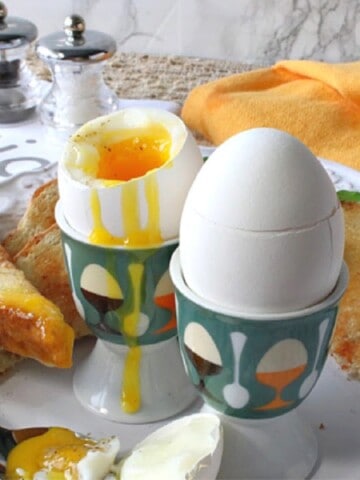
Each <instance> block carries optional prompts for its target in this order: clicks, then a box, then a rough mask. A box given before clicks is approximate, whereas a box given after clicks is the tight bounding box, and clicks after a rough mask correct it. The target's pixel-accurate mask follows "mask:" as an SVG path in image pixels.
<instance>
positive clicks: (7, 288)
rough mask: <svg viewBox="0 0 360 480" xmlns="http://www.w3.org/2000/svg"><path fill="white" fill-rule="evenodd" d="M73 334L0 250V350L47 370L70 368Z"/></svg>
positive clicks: (47, 302)
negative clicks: (34, 362)
mask: <svg viewBox="0 0 360 480" xmlns="http://www.w3.org/2000/svg"><path fill="white" fill-rule="evenodd" d="M73 344H74V331H73V329H72V328H71V327H70V326H69V325H68V324H67V323H66V322H65V321H64V317H63V315H62V313H61V312H60V310H59V308H58V307H57V306H56V305H54V304H53V303H52V302H50V300H48V299H46V298H45V297H44V296H42V295H41V294H40V293H39V292H38V290H37V289H36V288H35V287H34V286H33V285H32V284H31V283H30V282H29V281H28V280H27V279H26V278H25V275H24V273H23V272H22V271H21V270H18V269H17V268H16V267H15V265H14V264H13V263H12V262H11V261H10V257H9V255H8V253H7V252H6V250H5V249H4V248H3V247H0V348H1V349H4V350H6V351H8V352H11V353H14V354H16V355H20V356H22V357H29V358H33V359H35V360H38V361H39V362H41V363H44V364H46V365H49V366H54V367H61V368H68V367H70V366H71V365H72V352H73Z"/></svg>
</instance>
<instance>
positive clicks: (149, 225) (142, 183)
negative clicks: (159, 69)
mask: <svg viewBox="0 0 360 480" xmlns="http://www.w3.org/2000/svg"><path fill="white" fill-rule="evenodd" d="M202 165H203V159H202V155H201V152H200V149H199V148H198V146H197V144H196V142H195V140H194V138H193V136H192V135H191V133H190V132H189V131H188V130H187V128H186V127H185V124H184V123H183V122H182V120H181V119H180V118H179V117H177V116H176V115H174V114H172V113H170V112H168V111H165V110H160V109H153V108H127V109H123V110H119V111H118V112H115V113H113V114H110V115H106V116H103V117H98V118H96V119H94V120H92V121H90V122H88V123H86V124H85V125H83V126H82V127H81V128H80V129H79V130H78V131H77V132H76V133H75V134H74V135H73V136H72V137H71V138H70V139H69V141H68V142H67V144H66V146H65V149H64V152H63V155H62V158H61V160H60V162H59V168H58V182H59V194H60V202H61V205H62V210H63V213H64V217H65V219H66V221H67V222H68V223H69V225H70V227H72V228H73V229H75V230H76V231H77V232H78V233H79V234H81V235H83V236H85V238H87V239H88V241H89V242H91V243H97V244H105V245H125V246H128V247H139V246H145V245H155V244H156V245H157V244H160V243H162V242H163V241H166V240H169V239H176V238H178V235H179V224H180V217H181V212H182V208H183V204H184V201H185V198H186V195H187V193H188V190H189V188H190V185H191V183H192V181H193V180H194V178H195V176H196V174H197V172H198V171H199V169H200V168H201V166H202Z"/></svg>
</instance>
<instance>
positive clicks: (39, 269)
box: [13, 223, 90, 338]
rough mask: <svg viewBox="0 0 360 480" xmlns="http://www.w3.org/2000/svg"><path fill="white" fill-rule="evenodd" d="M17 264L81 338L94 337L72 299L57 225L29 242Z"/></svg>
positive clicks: (15, 259)
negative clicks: (56, 307) (57, 308)
mask: <svg viewBox="0 0 360 480" xmlns="http://www.w3.org/2000/svg"><path fill="white" fill-rule="evenodd" d="M13 260H14V263H15V265H16V266H17V267H18V268H20V269H21V270H22V271H23V272H24V273H25V276H26V278H27V279H28V280H29V281H30V282H31V283H32V284H33V285H34V286H35V287H36V288H37V289H38V290H39V292H40V293H41V294H42V295H44V296H45V297H46V298H48V299H49V300H51V301H52V302H53V303H55V304H56V305H57V306H58V307H59V308H60V310H61V312H62V313H63V315H64V318H65V320H66V322H67V323H68V324H69V325H71V326H72V328H73V329H74V331H75V336H76V337H77V338H79V337H83V336H85V335H89V334H90V330H89V329H88V327H87V325H86V323H85V322H84V320H83V319H82V318H81V317H80V315H79V313H78V311H77V309H76V307H75V303H74V301H73V298H72V293H71V288H70V284H69V280H68V275H67V272H66V268H65V260H64V256H63V249H62V245H61V233H60V229H59V228H58V226H57V225H56V224H55V223H53V224H52V225H51V226H50V227H49V228H48V229H47V230H44V231H42V232H40V233H39V234H38V235H35V236H34V237H33V238H32V239H31V240H29V241H28V242H27V243H26V245H25V246H24V247H23V248H22V249H21V250H20V252H19V253H17V254H16V255H15V256H14V257H13Z"/></svg>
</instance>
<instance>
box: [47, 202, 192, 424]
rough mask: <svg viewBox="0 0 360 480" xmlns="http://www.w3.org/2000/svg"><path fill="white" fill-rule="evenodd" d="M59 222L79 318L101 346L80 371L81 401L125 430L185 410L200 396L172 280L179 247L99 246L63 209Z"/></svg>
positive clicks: (77, 390) (59, 211) (77, 379)
mask: <svg viewBox="0 0 360 480" xmlns="http://www.w3.org/2000/svg"><path fill="white" fill-rule="evenodd" d="M56 220H57V223H58V225H59V227H60V230H61V236H62V244H63V251H64V257H65V263H66V268H67V271H68V276H69V280H70V285H71V289H72V293H73V298H74V301H75V304H76V306H77V310H78V312H79V313H80V315H81V316H82V317H83V319H84V320H85V322H86V323H87V325H88V327H89V328H90V330H91V331H92V332H93V334H94V335H95V336H96V337H97V339H98V340H97V342H96V345H95V347H94V349H93V351H92V352H91V354H90V355H89V357H87V358H85V360H84V361H82V362H81V363H80V364H79V365H78V366H77V368H76V371H75V375H74V391H75V394H76V397H77V398H78V400H79V401H80V402H81V403H82V404H83V405H84V406H85V407H86V408H88V409H89V410H91V411H93V412H95V413H97V414H99V415H101V416H104V417H106V418H108V419H110V420H113V421H119V422H125V423H142V422H148V421H156V420H160V419H163V418H167V417H169V416H172V415H174V414H176V413H178V412H179V411H181V410H183V409H184V408H186V407H187V406H188V405H189V404H190V403H191V402H192V401H193V400H194V398H195V390H194V388H193V386H192V385H191V383H190V381H189V379H188V378H187V376H186V374H185V371H184V367H183V363H182V360H181V356H180V350H179V345H178V338H177V322H176V312H175V294H174V288H173V285H172V282H171V279H170V275H169V262H170V258H171V255H172V254H173V252H174V250H175V249H176V247H177V245H178V242H177V240H173V241H168V242H164V243H162V244H160V245H154V246H151V247H146V248H129V247H123V246H108V245H95V244H92V243H90V242H89V241H88V240H87V239H86V238H85V237H84V236H82V235H81V234H79V233H78V232H76V231H75V230H74V229H72V228H71V227H70V226H69V224H68V223H67V221H66V219H65V218H64V216H63V213H62V209H61V204H60V202H59V203H58V204H57V206H56ZM134 365H135V366H134ZM138 390H139V391H138ZM135 397H136V398H135ZM134 398H135V400H133V401H131V402H130V401H127V400H126V399H134ZM121 399H123V400H121ZM124 399H125V400H124ZM126 405H127V406H126ZM134 405H135V406H134ZM136 405H138V406H137V407H136Z"/></svg>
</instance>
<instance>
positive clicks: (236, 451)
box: [202, 406, 318, 480]
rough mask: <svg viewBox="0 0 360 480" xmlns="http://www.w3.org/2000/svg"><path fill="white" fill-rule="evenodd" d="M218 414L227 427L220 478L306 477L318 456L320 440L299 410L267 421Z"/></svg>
mask: <svg viewBox="0 0 360 480" xmlns="http://www.w3.org/2000/svg"><path fill="white" fill-rule="evenodd" d="M202 411H203V412H204V413H205V412H206V413H210V412H211V413H217V414H218V415H219V417H220V419H221V422H222V425H223V429H224V451H223V456H222V462H221V466H220V472H219V475H218V478H219V480H239V479H260V478H270V479H276V480H280V479H284V480H286V479H287V480H293V479H295V478H296V479H297V480H300V479H305V478H309V476H311V473H312V471H313V470H314V466H315V464H316V461H317V458H318V441H317V438H316V435H315V433H314V432H313V430H312V429H311V427H310V426H309V425H308V424H307V423H306V422H305V421H304V420H303V419H302V418H301V417H300V416H299V415H298V413H297V411H296V410H292V411H291V412H289V413H287V414H285V415H280V416H279V417H275V418H271V419H266V420H245V419H237V418H234V417H230V416H228V415H222V414H220V413H218V412H216V411H215V410H213V409H212V408H210V407H208V406H204V407H203V409H202Z"/></svg>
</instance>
